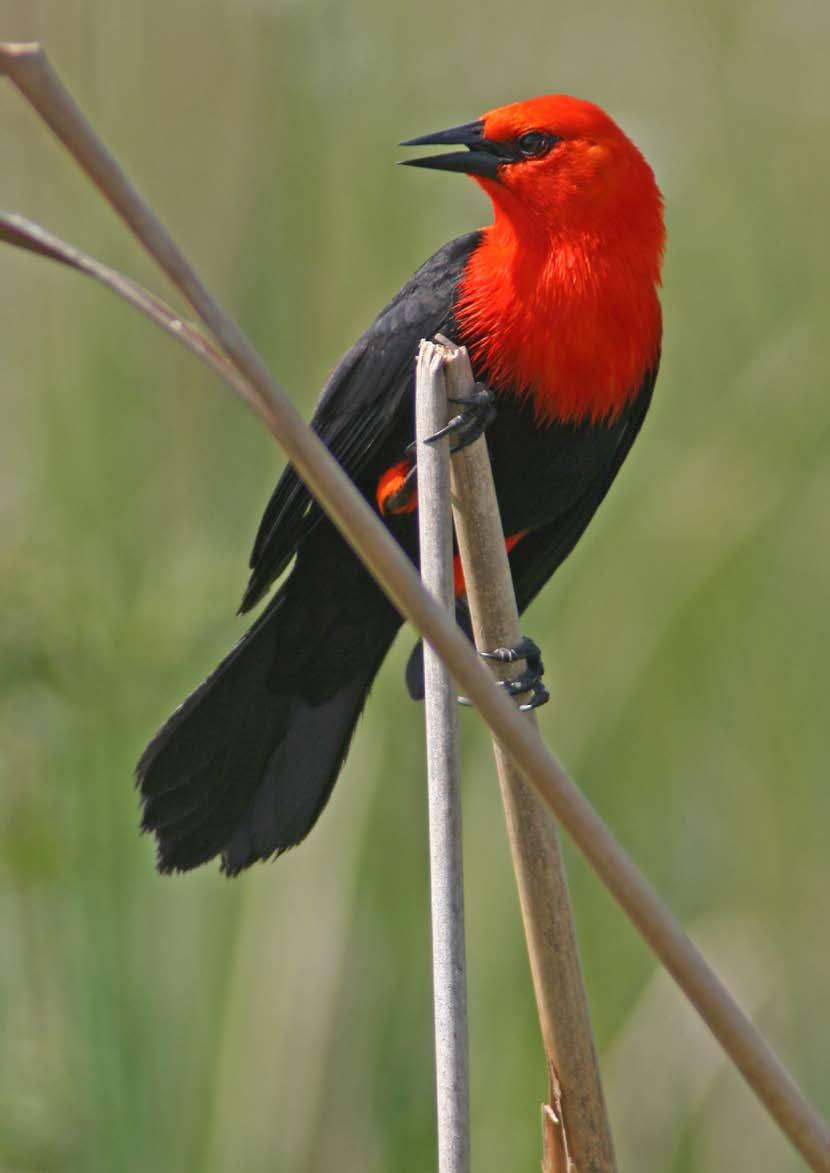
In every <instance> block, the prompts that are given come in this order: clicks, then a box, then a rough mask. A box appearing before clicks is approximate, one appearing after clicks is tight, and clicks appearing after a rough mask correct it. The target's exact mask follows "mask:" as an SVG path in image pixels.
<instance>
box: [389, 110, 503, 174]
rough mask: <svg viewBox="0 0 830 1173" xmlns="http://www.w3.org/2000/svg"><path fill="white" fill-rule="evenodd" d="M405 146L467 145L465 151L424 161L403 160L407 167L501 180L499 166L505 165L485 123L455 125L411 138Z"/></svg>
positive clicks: (431, 157) (424, 159)
mask: <svg viewBox="0 0 830 1173" xmlns="http://www.w3.org/2000/svg"><path fill="white" fill-rule="evenodd" d="M401 146H402V147H432V146H441V147H450V146H463V147H466V150H464V151H450V153H449V154H447V155H426V156H424V157H422V158H420V159H402V160H401V163H402V165H403V166H404V167H430V168H432V169H433V170H435V171H462V172H464V174H466V175H483V176H484V177H485V178H487V179H496V178H498V168H499V163H502V162H504V161H505V160H504V158H503V156H502V152H501V151H500V150H499V145H498V144H497V143H492V142H488V140H487V139H486V138H485V137H484V120H483V119H481V118H480V119H479V120H478V121H477V122H465V123H464V125H463V126H452V127H450V129H449V130H439V131H436V132H435V133H434V134H424V135H421V137H420V138H410V139H407V140H406V142H403V143H401Z"/></svg>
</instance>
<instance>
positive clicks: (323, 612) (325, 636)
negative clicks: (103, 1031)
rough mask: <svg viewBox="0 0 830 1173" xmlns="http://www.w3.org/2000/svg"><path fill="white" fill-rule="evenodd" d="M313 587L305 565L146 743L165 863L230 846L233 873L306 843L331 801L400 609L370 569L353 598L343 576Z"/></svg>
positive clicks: (145, 798) (226, 851)
mask: <svg viewBox="0 0 830 1173" xmlns="http://www.w3.org/2000/svg"><path fill="white" fill-rule="evenodd" d="M303 578H305V579H306V581H305V582H303ZM313 585H314V586H315V587H316V591H311V587H310V584H309V582H308V580H307V576H302V577H301V576H300V575H298V574H297V572H296V571H295V573H294V574H293V575H292V576H291V578H289V580H288V582H287V583H286V584H285V586H284V587H283V588H282V589H281V590H280V592H279V593H278V594H277V595H276V597H275V598H274V600H273V601H272V603H271V604H270V606H269V607H268V609H267V610H266V611H265V612H264V613H263V615H262V616H261V617H260V618H259V619H258V620H257V622H256V623H255V624H254V625H253V627H252V628H251V629H250V630H249V631H248V632H247V633H246V635H244V636H243V637H242V639H241V640H240V641H239V643H238V644H237V645H236V647H235V648H234V649H233V651H232V652H231V653H230V654H229V655H228V656H227V657H226V658H225V659H224V660H223V661H222V663H221V664H220V665H219V667H218V668H217V669H216V670H215V671H214V672H213V673H212V675H211V676H209V677H208V679H207V680H206V681H205V682H204V683H203V684H201V685H200V686H199V688H197V689H196V691H195V692H193V693H192V694H191V695H190V696H189V697H188V698H187V700H186V701H185V702H184V704H182V705H181V706H180V707H179V708H178V709H177V710H176V712H175V713H173V715H172V716H171V717H170V719H169V720H168V721H167V723H166V724H165V725H164V726H163V727H162V728H161V729H160V730H159V732H158V733H157V734H156V736H155V737H154V738H153V740H152V741H151V742H150V744H149V745H148V746H147V749H146V750H145V751H144V754H143V756H142V758H141V761H140V762H139V764H138V767H137V770H136V777H137V783H138V787H139V790H140V793H141V799H142V804H143V820H142V827H143V829H144V830H148V831H153V832H154V833H155V835H156V839H157V841H158V867H159V870H160V871H163V872H170V871H186V870H188V869H189V868H194V867H196V866H198V865H199V864H201V863H205V862H206V861H207V860H209V859H211V858H213V857H214V856H216V855H220V854H221V856H222V870H223V871H225V872H227V873H228V874H230V875H234V874H236V873H237V872H239V871H241V870H242V869H243V868H245V867H248V865H249V864H251V863H253V862H254V861H255V860H257V859H266V858H268V857H269V856H272V855H274V854H278V853H279V852H281V851H284V850H285V849H286V848H288V847H292V846H294V845H295V844H297V843H299V842H300V841H301V840H302V839H303V838H304V837H305V836H306V835H307V834H308V832H309V831H310V830H311V828H312V827H313V826H314V823H315V822H316V821H317V818H318V816H319V815H320V812H321V811H322V809H323V807H324V806H325V805H326V802H327V800H328V797H329V795H330V794H331V791H332V787H333V786H334V783H335V781H336V779H337V775H338V773H339V771H340V767H341V765H342V763H343V759H344V758H345V756H346V751H347V750H348V748H349V742H350V740H351V737H352V733H353V732H354V728H355V725H356V723H357V719H358V717H359V716H360V712H361V710H362V708H363V705H364V702H365V700H366V697H367V695H368V693H369V688H370V687H371V684H372V681H373V679H374V677H375V674H376V673H377V671H378V668H379V667H380V665H381V662H382V660H383V658H384V656H385V655H386V652H387V650H388V648H389V646H390V644H391V643H392V640H393V639H394V637H395V633H396V631H397V629H398V626H399V624H400V619H399V617H398V616H397V614H396V613H395V612H394V611H393V610H392V608H391V606H390V605H389V604H388V603H387V602H386V600H385V599H384V597H383V596H382V595H381V593H380V591H379V590H378V588H377V587H376V586H375V584H374V583H373V582H372V581H371V580H370V579H368V577H366V576H365V572H361V573H360V574H359V575H358V576H357V577H354V576H353V577H352V579H351V590H350V591H348V593H347V596H346V600H345V604H344V603H343V597H344V596H343V594H342V593H339V588H342V587H343V583H342V582H341V583H339V584H338V583H337V582H336V581H335V582H328V583H326V584H325V588H326V591H327V592H328V594H324V593H323V592H321V591H320V589H319V579H318V580H317V582H316V583H314V584H313ZM355 586H357V587H358V590H357V591H355V589H354V588H355ZM335 592H338V593H337V594H335Z"/></svg>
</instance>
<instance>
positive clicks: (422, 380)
mask: <svg viewBox="0 0 830 1173" xmlns="http://www.w3.org/2000/svg"><path fill="white" fill-rule="evenodd" d="M443 368H444V352H443V348H441V347H438V346H435V345H434V344H433V343H432V342H422V343H421V346H420V349H419V351H418V364H417V368H416V390H415V438H416V444H417V461H418V530H419V535H420V562H421V578H422V580H423V583H424V586H425V587H426V589H427V590H428V591H429V592H430V594H431V595H432V596H433V597H434V598H435V600H436V602H437V603H438V604H439V605H440V606H441V607H443V608H444V610H445V611H446V612H447V613H448V614H450V615H453V614H454V613H455V592H454V590H453V586H454V583H453V561H452V512H451V510H450V455H449V441H448V439H447V438H446V437H445V438H444V439H442V440H439V441H437V442H436V443H433V444H425V443H424V440H425V439H426V438H427V437H428V436H432V435H434V433H435V432H437V431H438V429H439V428H442V427H443V426H444V424H445V423H446V422H447V392H446V386H445V378H444V369H443ZM424 707H425V710H426V712H425V719H426V742H427V746H426V748H427V782H428V807H429V875H430V903H431V913H432V916H431V923H432V985H433V999H434V1018H435V1094H436V1108H437V1118H438V1173H469V1169H470V1090H469V1058H468V1055H469V1047H468V1040H467V963H466V956H465V947H464V876H463V871H462V866H461V796H460V793H459V791H460V767H459V754H458V702H457V701H456V692H455V688H454V686H453V682H452V680H451V678H450V674H449V671H448V670H447V667H446V665H445V664H444V662H443V660H442V659H441V657H440V656H439V655H438V654H437V652H435V651H433V649H432V648H431V647H430V645H429V644H424Z"/></svg>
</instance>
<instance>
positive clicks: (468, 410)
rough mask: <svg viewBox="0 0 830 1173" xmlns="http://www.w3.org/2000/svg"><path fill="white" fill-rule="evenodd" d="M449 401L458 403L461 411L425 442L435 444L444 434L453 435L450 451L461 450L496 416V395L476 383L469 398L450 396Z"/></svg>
mask: <svg viewBox="0 0 830 1173" xmlns="http://www.w3.org/2000/svg"><path fill="white" fill-rule="evenodd" d="M449 402H450V403H456V404H458V405H459V406H460V407H461V411H459V412H458V414H457V415H454V416H453V417H452V418H451V419H450V420H448V421H447V423H446V424H445V426H444V427H443V428H439V429H438V431H437V432H434V433H433V434H432V435H431V436H427V438H426V439H425V440H424V443H425V444H434V443H435V442H436V440H440V439H441V438H442V437H443V436H451V437H452V442H451V443H450V452H459V451H460V450H461V449H462V448H466V447H467V445H468V444H472V443H474V442H475V441H476V440H477V439H478V438H479V436H482V435H483V434H484V432H485V431H486V429H487V428H488V427H489V426H490V424H491V423H492V422H493V420H494V419H495V418H496V408H495V397H494V395H493V392H492V391H489V390H488V389H487V388H486V387H485V386H483V385H482V384H481V383H476V385H475V388H474V390H473V394H472V396H471V397H470V398H469V399H454V398H452V397H450V400H449Z"/></svg>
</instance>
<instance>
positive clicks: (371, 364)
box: [136, 94, 665, 876]
mask: <svg viewBox="0 0 830 1173" xmlns="http://www.w3.org/2000/svg"><path fill="white" fill-rule="evenodd" d="M401 145H402V146H406V147H429V146H435V147H440V148H442V149H441V151H440V152H439V153H436V154H429V155H419V156H413V157H410V158H407V159H406V160H404V162H405V163H406V164H408V165H411V166H416V167H420V168H427V169H431V170H440V171H448V172H457V173H460V174H463V175H466V176H468V177H471V178H472V179H473V180H474V181H475V182H476V183H477V184H478V185H479V186H480V187H481V188H482V189H483V191H484V192H485V194H486V195H487V196H488V197H489V200H490V203H491V205H492V211H493V218H492V222H491V223H490V224H488V225H487V226H486V227H483V228H480V229H478V230H475V231H472V232H469V233H467V234H465V235H462V236H460V237H458V238H456V239H454V240H452V241H450V242H449V243H448V244H446V245H444V246H443V247H442V248H440V249H439V250H438V251H437V252H436V253H435V254H434V255H433V256H432V257H430V258H429V259H428V260H427V261H426V262H425V263H424V264H423V265H422V266H421V268H419V269H418V270H417V272H415V274H414V275H413V276H412V277H411V278H410V279H409V280H408V281H407V282H406V283H405V284H404V285H403V287H402V288H401V289H400V291H399V292H398V293H397V294H396V295H395V296H394V297H393V298H392V300H391V301H390V302H389V304H388V305H387V306H386V307H385V308H384V309H383V310H381V312H380V313H379V314H378V316H377V317H376V318H375V320H374V321H373V322H372V323H371V325H370V326H369V327H368V329H367V330H366V331H365V333H364V334H363V335H362V336H361V337H360V338H359V339H358V341H357V342H356V343H355V344H354V345H353V346H352V348H351V349H350V350H349V351H348V352H347V353H346V354H345V356H344V357H343V358H342V360H341V361H340V362H339V364H338V365H337V366H336V368H335V369H334V371H333V373H332V374H331V376H330V377H329V379H328V381H327V382H326V384H325V386H324V388H323V391H322V393H321V396H320V398H319V400H318V403H317V406H316V409H315V411H314V414H313V418H312V420H311V427H312V429H313V430H314V431H315V432H316V434H317V435H318V436H319V437H320V439H321V440H322V441H323V442H324V443H325V444H326V445H327V447H328V449H329V451H330V452H331V453H332V454H333V456H334V457H335V458H336V459H337V461H338V462H339V463H340V465H341V466H342V467H343V468H344V469H345V470H346V472H347V473H348V474H349V476H350V477H351V479H352V480H353V481H354V483H355V484H356V485H357V487H358V488H359V490H360V491H361V493H362V495H363V496H364V498H365V499H366V500H367V502H369V503H370V505H371V506H372V508H373V509H375V510H376V511H377V513H378V514H379V515H380V516H381V517H382V518H383V520H384V522H385V523H386V525H387V527H388V529H389V531H390V532H391V533H392V535H393V536H394V538H395V539H396V540H397V541H398V542H399V543H400V545H401V546H402V547H403V549H404V550H405V551H406V552H407V554H408V555H409V556H410V557H411V558H412V560H413V561H414V562H416V563H417V559H418V537H417V463H416V458H415V455H414V451H413V443H412V441H413V432H414V422H413V421H414V402H413V400H414V379H415V367H414V363H415V356H416V352H417V350H418V346H419V342H420V340H421V339H422V338H430V337H433V336H435V335H437V334H442V335H444V336H446V337H447V338H449V339H452V340H453V342H454V343H456V344H458V345H464V346H466V347H467V349H468V352H469V355H470V359H471V363H472V367H473V372H474V376H475V378H476V380H477V386H478V388H479V394H478V395H477V396H476V403H477V407H476V406H474V408H473V409H471V410H470V412H469V413H467V414H463V415H462V418H461V425H460V426H461V432H462V433H464V434H462V435H460V436H459V437H456V438H455V442H456V444H460V443H463V442H465V441H466V440H469V439H470V438H471V437H472V436H473V435H475V434H478V433H479V432H481V431H482V430H483V433H484V435H485V437H486V443H487V447H488V451H489V455H490V460H491V463H492V468H493V477H494V481H495V486H496V493H497V497H498V503H499V508H500V511H501V517H502V523H503V526H504V533H505V540H506V545H507V548H508V551H509V561H510V567H511V572H512V576H513V582H514V586H515V591H516V599H517V603H518V607H519V610H520V611H524V609H525V608H526V607H527V606H528V604H529V603H530V602H531V600H532V599H533V598H534V597H535V596H536V595H537V593H538V592H539V591H540V589H541V588H542V587H543V586H544V584H545V583H546V582H547V580H548V579H549V578H550V576H551V575H552V574H553V573H554V571H555V570H556V569H557V568H558V567H559V566H560V564H561V563H562V562H563V561H564V560H565V558H566V557H567V556H568V555H569V554H570V552H571V551H572V550H573V548H574V546H575V545H576V543H577V542H578V540H579V538H580V536H581V535H582V533H583V532H584V530H585V528H586V526H587V525H588V523H589V522H590V520H591V518H592V517H593V515H594V513H595V512H596V510H597V508H598V507H599V505H600V503H601V502H602V500H603V498H604V497H605V495H606V493H607V491H608V489H609V487H610V485H611V483H612V482H613V480H614V478H615V477H616V475H617V473H618V471H619V469H620V466H621V465H622V463H623V461H624V460H625V458H626V456H627V454H628V452H629V450H630V448H631V446H632V444H633V443H634V440H635V439H636V437H637V435H638V433H639V431H640V427H641V425H642V423H643V419H644V417H645V415H646V413H647V411H648V408H649V404H650V402H651V399H652V392H653V389H654V384H655V380H656V377H657V371H658V367H659V362H660V347H661V335H662V316H661V306H660V301H659V287H660V270H661V263H662V258H663V251H664V243H665V230H664V222H663V199H662V195H661V193H660V190H659V188H658V185H657V181H656V179H655V176H654V173H653V171H652V169H651V167H650V165H649V164H648V162H647V161H646V159H645V158H644V156H643V154H642V153H641V152H640V150H639V149H638V148H637V147H636V146H635V144H634V143H633V142H632V140H631V139H630V138H629V137H628V136H627V135H626V134H625V133H624V131H623V130H622V129H621V128H620V127H619V126H618V124H617V123H616V122H615V121H614V120H613V119H612V118H611V117H610V115H608V114H607V113H605V112H604V111H603V110H602V109H601V108H600V107H599V106H597V105H595V104H593V103H591V102H588V101H585V100H582V99H579V98H574V97H570V96H568V95H563V94H548V95H544V96H542V97H537V98H532V99H530V100H527V101H519V102H513V103H511V104H509V105H505V106H501V107H498V108H495V109H493V110H490V111H489V112H488V113H486V114H484V115H482V116H481V117H480V118H476V119H475V120H474V121H472V122H467V123H464V124H462V125H459V126H454V127H452V128H450V129H448V130H443V131H439V132H437V133H433V134H426V135H422V136H420V137H417V138H412V139H409V140H407V141H406V142H404V143H402V144H401ZM447 147H455V148H459V149H457V150H450V151H446V150H445V149H444V148H447ZM286 571H288V573H287V574H286V573H285V572H286ZM457 579H460V581H458V582H457V590H458V598H457V617H458V620H459V623H460V624H461V625H462V626H463V627H464V628H465V629H466V630H467V631H468V632H469V614H468V612H467V609H466V605H465V600H464V594H463V590H464V586H463V578H462V577H461V576H460V575H457ZM278 580H280V581H278ZM275 586H276V589H275V590H272V588H274V587H275ZM269 592H271V594H270V598H269V600H268V602H267V604H266V606H265V607H264V609H263V610H262V611H261V613H260V614H259V616H258V617H257V618H256V620H255V622H254V623H253V625H252V626H251V627H250V629H249V630H248V631H247V632H246V633H245V634H244V635H243V636H242V638H241V639H240V640H239V642H238V643H237V644H236V646H235V647H234V648H233V649H232V650H231V652H230V653H229V654H228V655H227V656H226V657H225V659H223V660H222V662H221V663H220V664H219V665H218V667H217V668H216V669H215V670H214V671H213V672H212V673H211V674H210V675H209V676H208V677H207V679H206V680H205V681H204V682H203V683H202V684H200V685H199V686H198V687H197V688H196V689H195V691H194V692H193V693H192V694H191V695H190V696H189V697H188V698H187V699H186V700H185V701H184V702H183V703H182V704H181V705H180V706H179V708H178V709H176V711H175V712H174V713H173V715H172V716H171V717H170V718H169V719H168V721H167V722H166V723H165V724H164V725H163V726H162V728H161V729H160V730H159V732H158V733H157V734H156V735H155V737H154V738H153V739H152V741H151V742H150V743H149V745H148V746H147V748H146V750H145V751H144V753H143V755H142V757H141V759H140V761H139V763H138V766H137V768H136V781H137V786H138V790H139V795H140V801H141V807H142V829H143V830H145V831H149V832H152V833H153V834H154V835H155V838H156V843H157V860H156V863H157V867H158V868H159V870H160V871H161V872H164V873H169V872H181V871H187V870H189V869H191V868H195V867H197V866H199V865H201V864H204V863H206V862H208V861H209V860H212V859H214V858H216V857H218V858H219V860H220V865H221V869H222V871H223V872H225V873H226V874H227V875H230V876H233V875H236V874H238V873H239V872H241V871H242V870H243V869H245V868H247V867H249V866H250V865H251V864H253V863H254V862H255V861H258V860H267V859H270V858H272V857H276V856H278V855H280V854H281V853H282V852H284V851H285V850H286V849H288V848H290V847H293V846H295V845H297V844H298V843H300V842H301V841H302V840H303V839H304V838H305V836H306V835H307V834H308V832H309V831H310V830H311V828H312V827H313V826H314V824H315V823H316V821H317V819H318V817H319V815H320V813H321V811H322V810H323V808H324V807H325V805H326V803H327V801H328V799H329V796H330V794H331V791H332V788H333V786H334V783H335V781H336V779H337V776H338V774H339V772H340V770H341V767H342V765H343V762H344V759H345V757H346V753H347V750H348V748H349V744H350V741H351V738H352V735H353V732H354V729H355V726H356V724H357V722H358V718H359V716H360V714H361V711H362V710H363V707H364V704H365V702H366V699H367V697H368V694H369V691H370V688H371V686H372V683H373V681H374V679H375V677H376V675H377V673H378V670H379V668H380V666H381V664H382V662H383V660H384V658H385V656H386V654H387V652H388V651H389V648H390V647H391V645H392V642H393V641H394V639H395V636H396V634H397V632H398V630H399V628H400V626H401V623H402V619H401V616H400V615H399V614H398V612H397V611H396V610H395V608H394V606H393V605H392V603H391V602H390V601H389V600H388V599H387V598H386V596H385V595H384V594H383V592H382V591H381V589H380V587H379V586H378V585H377V584H376V583H375V581H374V580H373V579H372V577H371V576H370V575H369V573H368V571H367V570H366V569H365V567H364V566H363V564H362V563H361V562H360V561H359V560H358V558H357V556H356V555H355V554H354V553H353V551H352V550H351V549H350V547H349V546H348V545H347V544H346V542H345V540H344V539H343V538H342V537H341V536H340V534H339V533H338V531H337V530H336V529H335V527H334V525H333V523H332V522H331V521H330V520H329V519H328V518H327V516H326V515H325V513H324V512H323V511H322V510H321V509H320V507H319V506H318V504H317V503H316V502H315V500H314V499H313V497H312V496H311V494H310V493H309V491H308V489H307V488H306V487H305V485H304V484H303V482H302V481H301V480H300V478H299V477H298V475H297V474H296V472H295V471H294V470H293V468H292V467H291V466H289V467H287V468H286V470H285V471H284V472H283V474H282V476H281V478H280V479H279V481H278V483H277V486H276V488H275V490H274V492H273V494H272V496H271V498H270V500H269V502H268V504H267V507H266V509H265V512H264V514H263V516H262V520H261V522H260V525H259V529H258V532H257V534H256V538H255V541H254V544H253V551H252V554H251V558H250V577H249V580H248V584H247V587H246V589H245V592H244V595H243V598H242V602H241V606H240V608H239V610H240V612H241V613H244V612H248V611H250V610H251V609H252V608H253V607H255V606H256V605H257V604H258V603H260V601H261V600H262V599H264V598H265V597H266V596H267V595H268V594H269ZM534 647H535V645H533V644H532V641H525V642H524V643H523V645H522V646H521V647H519V648H517V649H514V650H513V651H512V653H510V654H514V655H520V654H523V655H524V656H525V657H526V658H527V659H528V663H529V666H530V667H533V664H531V661H533V663H534V664H535V667H536V669H537V673H536V676H537V680H536V682H535V693H534V701H536V700H542V699H544V698H545V695H546V694H545V693H544V689H543V687H542V686H541V685H540V684H539V683H538V674H539V672H540V671H541V665H540V663H539V661H538V656H537V655H536V653H535V652H534V650H533V649H534ZM537 650H538V649H537ZM507 651H508V652H510V650H507ZM406 681H407V685H408V688H409V691H410V693H411V694H412V695H413V696H414V697H416V698H417V697H418V696H422V695H423V670H422V661H421V657H420V649H419V648H417V647H416V649H415V651H414V652H413V654H412V656H411V657H410V660H409V663H408V665H407V671H406Z"/></svg>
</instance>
